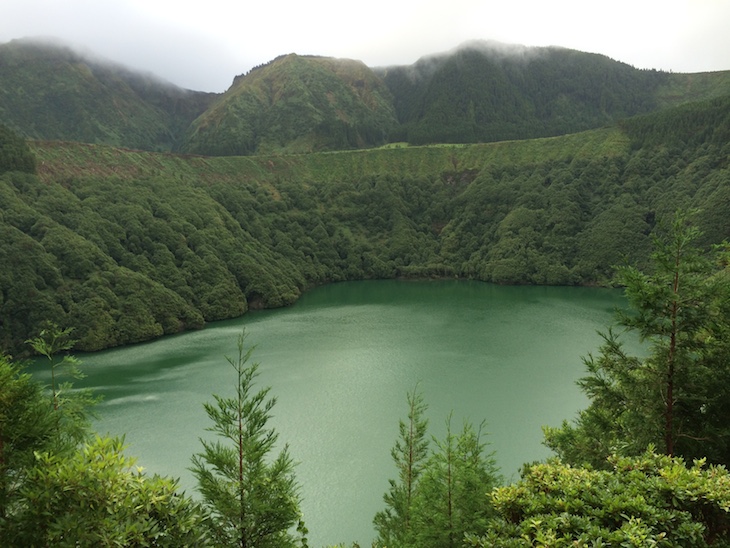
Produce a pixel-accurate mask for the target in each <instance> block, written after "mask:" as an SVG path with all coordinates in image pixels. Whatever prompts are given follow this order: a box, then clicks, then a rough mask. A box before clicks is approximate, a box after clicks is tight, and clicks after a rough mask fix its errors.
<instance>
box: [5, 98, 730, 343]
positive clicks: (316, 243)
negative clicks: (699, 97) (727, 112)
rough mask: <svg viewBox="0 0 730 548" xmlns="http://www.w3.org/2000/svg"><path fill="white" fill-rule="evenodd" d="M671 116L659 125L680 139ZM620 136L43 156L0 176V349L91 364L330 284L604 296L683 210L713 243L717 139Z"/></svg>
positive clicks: (722, 154) (725, 226)
mask: <svg viewBox="0 0 730 548" xmlns="http://www.w3.org/2000/svg"><path fill="white" fill-rule="evenodd" d="M712 105H714V106H713V108H715V106H716V105H717V103H712ZM725 105H726V107H725V108H727V103H725ZM680 115H681V113H680ZM668 116H670V115H669V114H663V115H661V116H659V117H658V118H657V121H656V122H655V123H656V124H659V125H660V126H661V127H662V128H664V127H676V131H677V132H680V131H681V129H680V126H679V124H673V123H672V122H671V119H668V120H669V121H667V122H664V121H662V120H664V119H665V118H664V117H668ZM712 120H716V124H717V127H718V128H719V126H720V125H721V124H722V123H723V120H724V118H722V117H720V116H718V117H717V118H713V119H708V120H707V124H708V127H709V126H711V125H712V124H713V121H712ZM707 131H710V132H712V131H722V130H721V129H716V130H711V129H708V130H707ZM673 135H674V134H673V133H671V132H670V133H668V134H667V136H666V139H668V140H671V139H672V138H673V137H672V136H673ZM633 139H641V136H640V135H639V134H636V135H635V134H634V133H632V129H631V128H628V129H626V130H625V132H624V133H620V132H618V131H617V130H605V131H602V132H593V133H587V134H582V135H576V136H568V137H564V138H560V139H547V140H535V141H526V142H517V143H503V144H495V145H483V146H476V145H475V146H470V147H433V148H412V149H394V150H379V151H371V152H353V153H337V154H319V155H317V154H315V155H306V156H291V157H276V158H261V157H260V158H257V159H256V160H250V159H246V158H239V159H223V158H221V159H217V160H208V159H202V158H200V159H199V158H189V159H183V158H180V157H173V156H164V155H159V156H158V155H154V154H147V155H140V154H137V153H131V152H129V153H127V152H122V151H118V150H113V149H100V148H94V147H88V146H86V147H79V148H74V147H68V148H64V147H63V146H59V145H53V146H50V145H49V146H48V147H47V148H44V146H43V145H39V146H38V147H37V148H36V151H37V154H38V155H39V157H40V158H41V160H40V161H39V168H38V169H39V175H38V176H36V175H32V174H28V173H21V172H17V171H12V172H7V173H5V174H4V175H3V176H2V177H0V202H2V204H3V209H2V217H1V218H0V232H1V233H2V238H1V239H0V257H1V258H2V261H3V268H2V270H0V318H2V324H1V325H0V345H1V346H2V348H4V349H6V350H7V351H12V352H18V351H20V350H22V348H23V341H25V340H26V339H27V338H28V337H29V336H30V335H31V334H32V333H34V332H36V331H37V330H38V329H39V326H40V324H41V322H42V321H43V320H50V321H53V322H55V323H57V324H59V325H64V326H68V325H73V326H75V327H76V329H77V337H78V340H79V343H78V349H83V350H97V349H101V348H105V347H109V346H114V345H121V344H127V343H130V342H136V341H141V340H146V339H150V338H153V337H157V336H160V335H162V334H166V333H173V332H176V331H180V330H183V329H189V328H197V327H201V326H202V325H203V324H204V322H206V321H211V320H216V319H222V318H229V317H234V316H238V315H240V314H242V313H244V312H245V311H246V310H247V309H249V308H252V307H277V306H283V305H286V304H289V303H291V302H293V301H294V300H296V299H297V297H298V296H299V295H300V294H301V292H302V291H304V290H306V289H307V288H309V287H312V286H314V285H317V284H322V283H327V282H332V281H340V280H357V279H367V278H394V277H457V278H469V279H477V280H483V281H488V282H496V283H503V284H553V285H570V284H607V283H610V282H611V280H612V276H613V266H614V265H617V264H621V263H622V262H625V261H629V262H632V263H636V264H641V262H642V261H643V260H645V257H646V256H647V254H648V250H649V246H650V237H651V234H652V233H653V231H654V229H655V226H656V224H657V222H658V221H659V220H660V219H662V218H665V217H667V216H668V215H671V214H673V212H674V211H676V210H677V209H678V208H684V207H691V208H698V209H700V210H701V211H702V215H701V216H700V218H699V220H698V223H699V225H700V227H701V228H702V230H703V232H704V237H703V238H704V240H703V242H702V243H704V244H707V243H717V242H720V241H722V240H724V239H726V238H728V235H730V221H728V219H729V218H730V217H729V216H728V211H730V187H729V186H728V179H729V177H730V175H729V173H728V165H727V154H726V153H727V151H726V145H725V144H724V143H714V142H702V143H698V144H697V145H696V146H690V145H688V146H686V147H682V148H675V147H669V146H664V145H657V146H646V147H642V148H638V149H636V148H635V147H633V146H632V144H631V143H632V140H633ZM74 170H75V171H74ZM61 174H63V175H61Z"/></svg>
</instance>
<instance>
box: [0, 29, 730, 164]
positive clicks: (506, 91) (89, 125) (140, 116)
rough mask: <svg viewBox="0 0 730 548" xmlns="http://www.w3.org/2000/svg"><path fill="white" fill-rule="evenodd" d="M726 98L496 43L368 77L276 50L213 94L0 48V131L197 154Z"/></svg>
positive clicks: (709, 85) (718, 83) (559, 119)
mask: <svg viewBox="0 0 730 548" xmlns="http://www.w3.org/2000/svg"><path fill="white" fill-rule="evenodd" d="M727 94H730V71H726V72H715V73H699V74H671V73H664V72H657V71H646V70H637V69H635V68H633V67H631V66H629V65H627V64H625V63H621V62H618V61H614V60H612V59H609V58H608V57H605V56H603V55H597V54H589V53H583V52H579V51H575V50H569V49H564V48H557V47H550V48H530V47H525V46H514V45H505V44H500V43H497V42H469V43H467V44H464V45H462V46H460V47H458V48H456V49H455V50H453V51H450V52H446V53H441V54H436V55H428V56H425V57H423V58H421V59H420V60H419V61H417V62H416V63H414V64H413V65H408V66H396V67H388V68H375V69H371V68H368V67H367V66H365V65H364V64H363V63H361V62H359V61H353V60H346V59H332V58H325V57H315V56H300V55H296V54H290V55H283V56H281V57H278V58H276V59H274V60H273V61H271V62H269V63H267V64H265V65H262V66H259V67H256V68H254V69H253V70H251V71H249V72H248V73H247V74H245V75H240V76H237V77H236V78H235V79H234V81H233V84H232V85H231V87H230V88H229V89H228V90H227V91H226V92H225V93H223V94H210V93H202V92H195V91H189V90H184V89H181V88H178V87H176V86H174V85H172V84H170V83H168V82H164V81H162V80H160V79H158V78H156V77H155V76H153V75H150V74H143V73H140V72H135V71H133V70H131V69H128V68H126V67H123V66H120V65H117V64H114V63H112V62H110V61H104V60H99V59H97V58H95V57H94V56H93V55H92V54H89V53H80V52H77V51H75V50H73V49H71V48H69V47H67V46H64V45H59V44H53V43H49V42H39V41H33V40H15V41H12V42H10V43H7V44H4V45H0V123H4V124H5V125H7V126H8V127H10V128H12V129H13V130H15V131H17V132H18V133H20V134H21V135H23V136H25V137H29V138H32V139H41V140H43V139H47V140H48V139H50V140H68V141H81V142H88V143H103V144H110V145H115V146H122V147H127V148H138V149H145V150H161V151H169V150H173V151H183V152H190V153H196V154H204V155H237V154H254V153H287V152H311V151H318V150H341V149H351V148H364V147H372V146H378V145H381V144H384V143H387V142H398V141H407V142H409V143H411V144H426V143H439V142H447V143H471V142H489V141H499V140H510V139H526V138H534V137H543V136H553V135H562V134H567V133H573V132H576V131H582V130H585V129H590V128H596V127H604V126H606V125H611V124H613V123H615V122H616V121H617V120H621V119H624V118H627V117H630V116H633V115H636V114H642V113H648V112H652V111H654V110H658V109H661V108H665V107H667V106H675V105H678V104H682V103H686V102H691V101H697V100H701V99H708V98H712V97H717V96H722V95H727Z"/></svg>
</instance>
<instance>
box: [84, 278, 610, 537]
mask: <svg viewBox="0 0 730 548" xmlns="http://www.w3.org/2000/svg"><path fill="white" fill-rule="evenodd" d="M622 302H623V301H622V299H621V296H620V293H618V292H616V291H609V290H601V289H587V288H545V287H499V286H493V285H489V284H483V283H478V282H456V281H438V282H399V281H368V282H352V283H341V284H333V285H329V286H325V287H321V288H318V289H316V290H314V291H311V292H309V293H307V294H306V295H304V296H303V297H302V299H301V300H300V301H299V302H298V303H296V304H295V305H294V306H292V307H290V308H287V309H281V310H274V311H262V312H252V313H249V314H247V315H246V316H244V317H243V318H241V319H237V320H232V321H227V322H220V323H216V324H213V325H210V326H208V327H206V328H205V329H204V330H202V331H198V332H191V333H186V334H182V335H176V336H172V337H166V338H164V339H161V340H158V341H155V342H151V343H145V344H140V345H135V346H130V347H126V348H120V349H115V350H111V351H106V352H100V353H96V354H87V355H81V356H79V357H80V358H81V359H82V361H83V370H84V372H85V373H87V375H88V377H87V378H86V379H85V380H84V381H83V386H88V387H93V388H95V390H96V391H97V392H98V393H101V394H102V395H103V396H104V403H102V404H101V405H100V406H99V408H98V412H99V415H100V418H99V420H98V421H97V424H96V427H97V429H98V430H99V431H100V432H101V433H111V434H126V440H127V442H128V444H129V446H130V449H129V452H130V454H132V455H135V456H137V457H139V464H140V465H142V466H144V467H145V468H146V469H147V470H148V471H149V472H152V473H161V474H168V475H172V476H174V477H180V478H181V483H182V485H183V486H184V488H185V489H186V490H188V491H190V492H192V491H193V490H194V483H193V480H192V477H191V474H190V472H189V471H188V470H187V468H188V467H189V466H190V456H191V455H192V454H193V453H195V452H197V451H199V450H200V442H199V437H201V436H208V435H209V434H208V433H206V431H205V429H206V428H207V427H208V426H210V423H209V422H208V419H207V416H206V414H205V412H204V410H203V407H202V404H203V402H206V401H211V400H212V396H211V395H212V394H214V393H215V394H219V395H222V396H230V395H232V394H233V382H234V379H235V377H234V375H233V372H232V370H231V367H230V365H229V364H228V363H227V362H226V360H225V358H224V356H226V355H227V356H233V355H235V353H236V339H237V336H238V334H239V333H240V330H241V328H242V327H243V326H245V327H246V330H247V331H248V333H249V341H250V342H252V343H254V344H256V350H255V351H254V354H253V360H254V361H257V362H259V363H260V364H261V368H260V377H259V386H260V387H265V386H271V387H272V390H271V394H272V395H274V396H276V397H277V399H278V402H277V405H276V406H275V407H274V409H273V412H274V418H273V420H272V424H273V426H274V427H275V428H276V429H277V431H278V432H279V434H280V441H281V442H285V443H288V444H289V447H290V451H291V453H292V456H293V457H294V459H295V460H297V461H299V463H300V464H299V466H298V468H297V479H298V480H299V482H300V484H301V487H302V489H301V493H302V496H303V498H304V503H303V510H304V513H305V519H306V521H307V526H308V527H309V530H310V533H311V534H310V541H311V545H312V546H321V545H323V544H335V543H338V542H343V543H348V544H349V543H351V542H353V541H358V542H360V543H361V545H369V543H370V540H371V539H372V536H373V529H372V524H371V522H372V517H373V515H374V514H375V512H376V511H377V510H379V509H381V508H382V495H383V493H384V492H385V491H386V489H387V487H388V478H390V477H394V475H395V470H394V467H393V465H392V462H391V459H390V449H391V447H392V445H393V443H394V442H395V440H396V437H397V435H398V420H399V419H401V418H404V417H405V415H406V409H405V394H406V392H407V391H408V390H411V389H412V388H413V387H414V386H415V385H416V383H419V382H420V387H421V389H422V391H423V393H424V396H425V399H426V401H427V403H428V404H429V411H428V417H429V419H430V426H431V431H432V433H433V434H434V435H436V436H440V435H441V434H442V433H443V431H444V420H445V418H446V416H447V414H448V413H449V412H450V411H451V410H453V411H454V417H455V420H457V421H461V420H462V419H463V420H471V421H472V422H474V423H479V422H481V421H482V419H486V421H487V430H488V431H489V432H490V436H489V442H490V443H491V445H490V449H492V450H495V451H496V457H497V461H498V464H499V465H500V466H501V468H502V472H503V474H504V475H505V476H506V477H507V478H510V477H513V476H514V474H515V473H516V472H517V470H518V469H519V467H520V465H521V464H522V463H524V462H527V461H533V460H536V459H542V458H545V457H546V456H548V451H547V450H546V449H545V448H544V447H543V446H542V445H541V440H542V434H541V426H542V425H544V424H549V425H558V424H559V423H560V422H561V421H562V420H563V419H566V418H567V419H570V418H572V417H573V416H574V415H575V412H576V411H577V410H578V409H579V408H581V407H582V406H584V405H585V400H584V398H583V396H582V394H581V393H580V392H579V390H578V389H577V387H576V386H575V380H576V379H577V378H579V377H580V376H582V375H583V373H584V370H583V365H582V362H581V359H580V358H581V356H584V355H586V354H587V353H588V352H589V351H593V350H595V349H596V348H597V346H598V344H599V337H598V335H597V334H596V330H598V329H604V328H605V327H606V326H607V325H609V324H610V322H611V320H612V310H613V308H614V307H615V306H617V305H620V304H621V303H622Z"/></svg>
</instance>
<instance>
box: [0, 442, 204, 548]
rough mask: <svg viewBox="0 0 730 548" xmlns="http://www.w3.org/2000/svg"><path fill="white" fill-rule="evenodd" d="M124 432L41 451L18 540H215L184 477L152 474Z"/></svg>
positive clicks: (141, 543) (28, 483)
mask: <svg viewBox="0 0 730 548" xmlns="http://www.w3.org/2000/svg"><path fill="white" fill-rule="evenodd" d="M123 450H124V447H123V444H122V440H120V439H116V438H101V437H97V438H96V439H95V440H94V441H93V442H90V443H88V444H86V445H84V446H83V447H82V448H81V449H80V450H79V451H76V452H75V453H74V454H73V455H72V456H70V457H64V456H59V455H53V454H50V453H39V454H38V455H37V460H38V462H37V464H36V466H34V467H33V468H32V469H31V470H30V471H29V473H28V478H27V481H26V482H25V486H24V488H23V496H24V498H25V500H26V501H27V504H25V505H24V506H23V510H22V511H21V512H20V513H19V515H18V516H17V519H16V526H17V527H16V529H15V530H14V531H10V532H9V535H8V537H7V538H9V539H10V540H11V542H12V543H13V544H12V545H14V546H69V547H71V546H169V547H178V546H208V545H210V544H209V542H208V538H207V537H206V534H205V531H204V529H203V527H202V523H203V520H204V514H203V512H202V511H201V509H200V508H199V506H198V505H197V504H196V503H194V502H192V500H191V499H190V498H188V497H185V496H183V495H181V494H180V493H179V492H178V490H177V487H178V485H177V482H176V481H173V480H170V479H168V478H163V477H159V476H153V477H148V476H146V475H145V474H144V473H143V471H142V468H139V467H137V466H135V459H133V458H131V457H127V456H125V455H124V453H123Z"/></svg>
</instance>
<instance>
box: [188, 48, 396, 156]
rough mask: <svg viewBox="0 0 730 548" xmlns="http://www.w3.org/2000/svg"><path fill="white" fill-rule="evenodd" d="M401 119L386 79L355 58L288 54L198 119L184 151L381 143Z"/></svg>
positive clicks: (238, 84)
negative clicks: (354, 59)
mask: <svg viewBox="0 0 730 548" xmlns="http://www.w3.org/2000/svg"><path fill="white" fill-rule="evenodd" d="M396 124H397V122H396V119H395V112H394V111H393V107H392V99H391V97H390V93H389V92H388V89H387V88H386V87H385V85H384V84H383V82H382V81H381V80H380V79H379V78H377V77H376V76H375V74H373V72H372V71H371V70H370V69H369V68H367V67H366V66H365V65H364V64H362V63H360V62H357V61H350V60H347V59H330V58H326V57H311V56H299V55H295V54H290V55H284V56H282V57H279V58H277V59H275V60H274V61H272V62H271V63H268V64H266V65H264V66H261V67H257V68H255V69H253V70H252V71H251V72H249V73H248V74H247V75H245V76H239V77H237V78H236V79H235V80H234V82H233V85H232V86H231V88H230V89H229V90H228V91H226V93H225V94H224V95H223V96H222V97H221V98H220V99H219V100H218V101H217V102H216V103H215V104H214V105H213V106H212V107H211V108H209V109H208V110H207V111H206V112H205V113H204V114H202V115H201V116H200V117H199V118H197V119H196V120H195V121H194V122H193V124H192V126H191V127H190V129H189V130H188V132H187V133H186V136H185V141H184V143H183V145H182V151H183V152H192V153H197V154H207V155H217V156H234V155H243V154H253V153H274V152H279V151H285V152H290V153H298V152H314V151H318V150H342V149H351V148H366V147H373V146H379V145H382V144H384V143H385V142H387V139H388V135H389V134H390V132H391V131H392V130H393V129H394V128H395V126H396Z"/></svg>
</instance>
